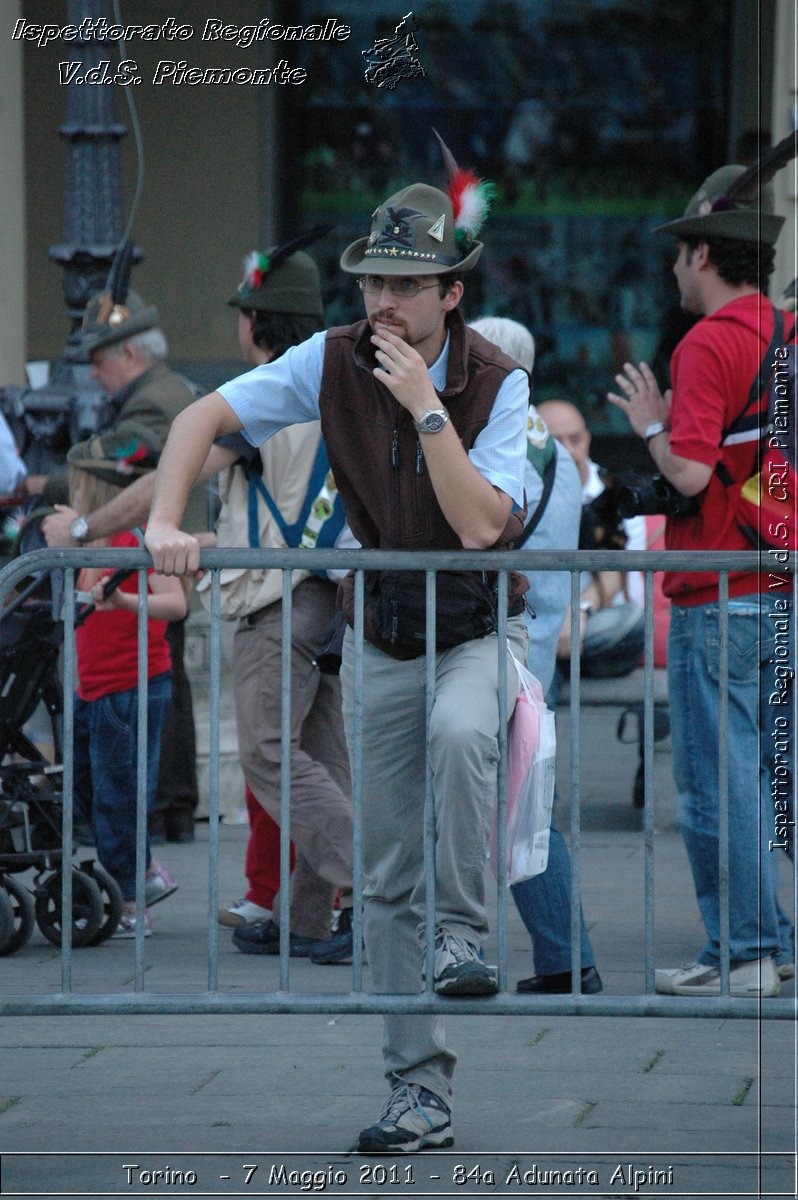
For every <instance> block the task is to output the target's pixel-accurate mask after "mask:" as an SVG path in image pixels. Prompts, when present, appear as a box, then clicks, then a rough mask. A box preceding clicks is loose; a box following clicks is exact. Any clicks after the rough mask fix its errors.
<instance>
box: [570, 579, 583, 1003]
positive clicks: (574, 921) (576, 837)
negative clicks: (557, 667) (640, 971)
mask: <svg viewBox="0 0 798 1200" xmlns="http://www.w3.org/2000/svg"><path fill="white" fill-rule="evenodd" d="M579 583H580V579H579V572H578V571H575V570H572V571H571V693H570V701H571V990H572V991H575V992H577V993H581V990H582V929H581V925H580V921H579V914H580V912H581V911H582V909H581V905H582V858H581V853H582V839H581V830H580V812H579V810H580V803H581V794H580V780H579V771H580V763H579V738H580V708H579V681H580V675H581V670H580V668H581V664H580V649H581V639H580V636H579V635H580V620H581V617H580V613H581V610H580V608H579V597H580V595H581V593H580V590H579Z"/></svg>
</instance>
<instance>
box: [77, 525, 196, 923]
mask: <svg viewBox="0 0 798 1200" xmlns="http://www.w3.org/2000/svg"><path fill="white" fill-rule="evenodd" d="M93 545H110V546H121V547H131V546H138V545H139V542H138V540H137V539H136V537H135V536H134V535H133V534H132V533H122V534H117V535H116V536H115V537H113V538H111V539H110V540H108V539H106V540H104V541H99V542H95V543H93ZM111 573H112V568H108V569H103V570H97V569H86V570H84V571H82V572H81V573H80V576H79V578H78V588H79V589H80V590H81V591H85V592H89V593H90V594H91V600H92V602H93V604H94V606H95V611H94V612H92V613H91V614H90V615H89V616H88V617H87V619H86V620H85V621H84V623H83V624H82V625H80V626H79V627H78V629H77V630H76V635H75V637H76V652H77V664H78V687H77V694H76V697H75V752H74V762H75V768H74V774H75V786H74V792H75V809H76V815H79V816H81V817H82V818H83V819H86V820H88V821H89V822H90V824H91V827H92V830H93V833H94V840H95V845H96V848H97V855H98V858H99V860H100V862H101V863H102V865H103V866H104V867H105V869H106V870H107V871H108V872H109V873H110V874H111V875H113V877H114V878H115V879H116V881H117V883H118V884H119V886H120V888H121V891H122V900H123V907H122V918H121V921H120V924H119V928H118V929H117V931H116V933H115V934H114V935H113V936H114V937H127V938H130V937H134V936H135V931H136V900H135V896H136V792H137V785H136V759H137V743H138V619H137V612H138V578H137V576H136V575H132V576H130V577H129V578H128V579H126V580H125V581H124V582H123V583H122V584H121V585H120V586H119V587H118V588H117V589H116V590H115V591H114V592H112V593H111V595H110V596H109V597H108V598H107V599H103V595H102V593H103V587H104V583H105V581H106V580H107V578H108V576H109V575H110V574H111ZM147 610H148V614H149V616H148V623H147V624H148V631H147V653H148V662H147V679H148V686H147V811H148V812H149V810H150V808H151V807H152V802H153V799H154V796H155V788H156V785H157V780H158V763H159V757H160V738H161V728H162V725H163V721H164V717H165V716H166V711H167V708H168V706H169V700H170V696H171V665H172V664H171V658H170V654H169V646H168V644H167V642H166V625H167V622H169V621H177V620H180V619H181V618H182V617H184V616H185V614H186V594H185V591H184V589H183V585H182V584H181V582H180V580H179V579H178V578H176V577H172V578H168V577H166V576H163V575H156V574H155V573H154V572H153V571H148V572H147ZM146 853H147V872H146V891H145V902H146V904H147V905H148V906H150V905H152V904H154V903H157V902H158V901H159V900H163V899H165V898H166V897H167V896H169V895H171V894H172V892H174V891H175V890H176V884H175V883H174V881H173V879H172V877H171V875H170V874H169V872H168V871H167V870H166V869H165V868H164V867H162V866H161V865H160V864H159V863H156V862H155V861H154V859H152V856H151V854H150V847H149V841H148V842H147V851H146ZM150 932H151V926H150V920H149V913H148V912H145V931H144V934H145V937H146V936H149V934H150Z"/></svg>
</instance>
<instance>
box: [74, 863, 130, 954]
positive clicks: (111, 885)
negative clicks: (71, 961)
mask: <svg viewBox="0 0 798 1200" xmlns="http://www.w3.org/2000/svg"><path fill="white" fill-rule="evenodd" d="M80 870H81V871H85V872H86V874H87V875H90V876H91V878H92V879H93V880H94V882H95V883H96V884H97V886H98V888H99V889H100V897H101V899H102V904H103V921H102V924H101V926H100V928H99V929H98V930H97V932H96V933H95V935H94V937H93V938H92V939H91V940H90V941H88V942H87V943H86V945H87V946H99V944H100V942H104V941H105V940H106V939H107V938H109V937H110V936H111V934H112V933H114V932H115V930H116V929H117V927H118V925H119V922H120V920H121V919H122V892H121V891H120V888H119V884H118V883H117V882H116V880H115V879H114V877H113V875H109V873H108V872H107V871H106V869H105V867H103V866H101V865H100V863H98V862H95V861H94V859H92V858H90V859H88V860H87V861H86V862H82V863H80Z"/></svg>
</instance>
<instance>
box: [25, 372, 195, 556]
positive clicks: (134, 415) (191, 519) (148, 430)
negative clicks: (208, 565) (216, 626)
mask: <svg viewBox="0 0 798 1200" xmlns="http://www.w3.org/2000/svg"><path fill="white" fill-rule="evenodd" d="M193 400H194V395H193V394H192V392H191V390H190V388H189V387H188V386H187V385H186V383H185V382H184V381H183V380H182V379H181V378H180V376H179V375H176V374H175V372H174V371H172V370H171V369H170V368H169V367H167V365H166V363H163V362H157V363H155V365H154V366H152V367H150V368H148V370H146V371H144V372H143V374H141V375H139V377H138V379H135V380H134V381H133V383H132V384H131V385H130V388H129V391H128V394H127V396H126V397H125V399H124V402H123V404H122V407H121V408H120V410H119V412H118V414H117V416H116V419H115V420H114V421H112V422H111V424H110V425H108V426H106V428H105V429H102V430H100V432H99V433H95V434H92V436H91V437H90V438H88V439H87V440H86V441H84V442H77V443H76V444H75V445H74V446H72V447H71V449H70V450H69V453H68V454H67V462H68V463H69V464H70V465H72V466H75V467H82V468H83V469H84V470H90V471H91V472H92V473H93V474H95V475H97V476H99V477H100V478H101V479H105V480H106V481H107V482H109V483H112V484H115V485H116V486H117V487H125V486H126V485H127V484H128V483H132V482H133V480H134V479H137V478H138V477H139V475H143V474H145V473H147V472H148V471H152V470H154V468H155V467H156V466H157V464H158V457H159V455H160V453H161V451H162V450H163V448H164V444H165V442H166V438H167V435H168V433H169V429H170V427H171V424H172V421H173V420H174V418H175V417H176V416H177V414H178V413H179V412H181V411H182V410H183V409H184V408H186V406H187V405H189V404H191V403H192V402H193ZM67 491H68V485H67V476H66V473H58V474H53V475H52V476H51V477H50V480H49V481H48V484H47V487H46V489H45V493H44V498H45V501H46V502H47V503H48V504H55V503H66V502H67ZM62 497H63V499H62ZM205 497H206V492H205V488H204V487H199V488H193V489H192V492H191V495H190V497H189V502H188V505H187V507H186V516H185V521H184V527H185V528H186V529H187V530H189V531H191V532H194V531H196V530H199V529H207V528H208V516H207V504H206V499H205Z"/></svg>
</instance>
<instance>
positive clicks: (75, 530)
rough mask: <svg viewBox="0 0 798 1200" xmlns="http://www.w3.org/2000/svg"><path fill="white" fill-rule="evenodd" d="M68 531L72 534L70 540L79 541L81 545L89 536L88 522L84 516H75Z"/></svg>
mask: <svg viewBox="0 0 798 1200" xmlns="http://www.w3.org/2000/svg"><path fill="white" fill-rule="evenodd" d="M69 532H70V534H71V535H72V540H73V541H75V542H79V543H80V545H81V546H82V545H83V543H84V542H85V541H86V538H87V537H88V536H89V522H88V521H87V520H86V518H85V517H75V520H74V521H73V522H72V524H71V525H70V526H69Z"/></svg>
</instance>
